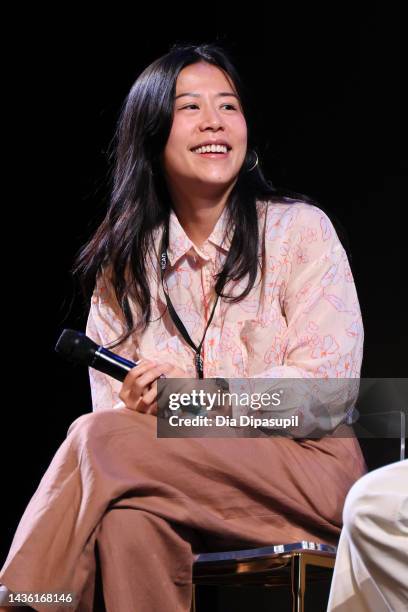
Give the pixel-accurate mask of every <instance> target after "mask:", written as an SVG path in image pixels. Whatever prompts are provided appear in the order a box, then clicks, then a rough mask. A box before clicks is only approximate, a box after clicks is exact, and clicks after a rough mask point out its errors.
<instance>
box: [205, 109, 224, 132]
mask: <svg viewBox="0 0 408 612" xmlns="http://www.w3.org/2000/svg"><path fill="white" fill-rule="evenodd" d="M223 124H224V122H223V119H222V117H221V115H220V114H219V113H218V111H217V110H216V109H215V108H206V109H204V110H203V112H202V116H201V118H200V128H201V129H205V128H207V127H212V128H218V127H220V126H222V125H223Z"/></svg>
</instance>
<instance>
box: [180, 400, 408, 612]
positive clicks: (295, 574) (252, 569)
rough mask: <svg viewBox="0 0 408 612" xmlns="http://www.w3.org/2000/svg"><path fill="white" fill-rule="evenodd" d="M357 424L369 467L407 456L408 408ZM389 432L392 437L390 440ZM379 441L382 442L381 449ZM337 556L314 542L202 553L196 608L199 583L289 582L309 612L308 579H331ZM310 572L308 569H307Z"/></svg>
mask: <svg viewBox="0 0 408 612" xmlns="http://www.w3.org/2000/svg"><path fill="white" fill-rule="evenodd" d="M363 417H364V418H363ZM353 426H354V429H355V433H356V435H357V436H358V437H360V438H365V440H364V442H365V444H364V443H363V444H361V447H362V451H363V454H364V457H365V460H366V463H367V467H368V471H371V470H373V469H376V468H378V467H380V465H381V464H382V465H386V463H390V462H392V461H399V460H403V459H404V458H405V437H406V414H405V412H404V411H400V410H390V411H387V412H377V413H371V414H364V415H363V416H360V417H359V421H358V423H357V424H354V425H353ZM387 436H388V440H385V438H387ZM379 438H380V439H379ZM393 441H395V442H397V444H394V445H390V444H386V442H388V443H390V442H393ZM370 442H374V443H376V446H375V447H373V446H372V445H370V444H369V443H370ZM360 443H361V440H360ZM378 443H380V444H381V445H382V446H381V448H379V446H378ZM380 450H381V451H382V454H381V452H379V451H380ZM373 451H374V452H373ZM391 453H392V454H391ZM379 457H381V459H380V461H381V464H380V465H379V464H378V459H379ZM335 560H336V547H335V546H329V545H327V544H319V543H315V542H297V543H295V544H282V545H275V546H264V547H260V548H254V549H246V550H235V551H224V552H213V553H203V554H201V555H199V556H198V558H197V559H196V561H195V563H194V565H193V596H192V604H191V612H197V605H196V595H197V592H196V588H197V586H199V585H218V586H221V585H222V586H236V587H240V586H241V587H242V586H246V585H258V586H264V587H278V586H289V585H290V586H291V591H292V610H293V612H304V605H305V591H306V578H307V580H308V582H312V581H318V580H322V579H324V578H327V569H328V568H330V569H333V567H334V564H335ZM324 569H325V570H326V572H324ZM306 570H308V571H307V573H306ZM198 612H199V611H198Z"/></svg>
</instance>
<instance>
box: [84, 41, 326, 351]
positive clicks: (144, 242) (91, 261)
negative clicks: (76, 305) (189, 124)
mask: <svg viewBox="0 0 408 612" xmlns="http://www.w3.org/2000/svg"><path fill="white" fill-rule="evenodd" d="M202 61H204V62H207V63H209V64H212V65H214V66H217V67H218V68H220V69H221V70H223V71H224V73H226V75H227V76H228V78H229V80H230V81H231V82H232V83H233V85H234V87H235V90H236V93H237V94H238V96H239V98H240V102H241V106H242V109H243V113H244V116H245V119H246V123H247V134H248V147H247V153H246V157H245V159H244V162H243V164H242V167H241V169H240V172H239V175H238V177H237V181H236V183H235V185H234V187H233V189H232V190H231V193H230V194H229V198H228V202H227V203H226V208H227V232H229V230H230V228H231V226H232V225H235V231H234V235H233V238H232V242H231V245H230V249H229V252H228V256H227V258H226V261H225V263H224V266H223V268H222V270H221V271H220V272H219V273H218V275H217V277H216V278H217V280H216V284H215V291H216V293H217V294H219V295H220V297H221V298H223V299H225V300H227V301H230V302H236V301H239V300H241V299H243V298H244V297H245V296H246V295H248V293H249V292H250V291H251V289H252V287H253V285H254V282H255V280H256V277H257V267H258V264H259V261H258V242H259V232H258V217H257V210H256V201H257V200H258V199H268V200H273V199H277V200H282V197H286V198H288V199H290V198H291V197H292V198H293V199H297V200H299V199H302V200H304V201H307V202H310V203H315V202H314V200H312V199H311V198H308V196H304V195H303V194H297V193H295V192H289V191H285V192H284V193H283V192H282V191H279V190H278V189H276V188H275V187H274V186H273V184H272V182H271V181H268V180H266V179H265V177H264V175H263V173H262V170H261V167H260V162H259V161H258V163H257V164H256V165H255V167H254V162H255V160H256V159H257V157H256V155H259V152H258V150H257V145H256V143H254V142H253V128H252V126H253V117H252V115H251V113H250V112H249V110H248V109H249V103H248V101H247V98H248V96H247V92H246V91H245V90H244V86H243V83H242V82H241V79H240V76H239V74H238V72H237V70H236V68H235V67H234V65H233V63H232V61H231V59H230V57H229V55H228V53H227V52H226V51H225V49H223V48H221V47H220V46H219V45H218V44H215V43H207V44H202V45H192V44H181V45H180V44H177V45H174V46H173V47H171V49H170V51H169V52H168V53H167V54H166V55H163V56H162V57H160V58H158V59H157V60H155V61H154V62H153V63H151V64H150V65H149V66H148V67H147V68H146V69H145V70H144V71H143V72H142V73H141V74H140V75H139V77H138V78H137V79H136V81H135V82H134V84H133V86H132V87H131V89H130V92H129V94H128V95H127V97H126V99H125V101H124V103H123V106H122V108H121V111H120V114H119V120H118V124H117V130H116V133H115V135H114V138H113V140H112V143H113V150H112V153H111V159H112V160H113V164H112V185H111V190H110V203H109V206H108V210H107V213H106V216H105V218H104V220H103V221H102V223H101V224H100V226H99V227H98V229H97V230H96V232H95V233H94V235H93V237H92V238H91V239H90V241H89V242H88V243H87V244H86V245H85V246H84V247H83V248H82V249H81V250H80V252H79V254H78V256H77V258H76V261H75V263H74V267H73V269H72V273H73V275H78V276H79V280H80V284H81V288H82V292H83V295H84V299H85V301H86V302H89V299H90V297H91V295H92V292H93V289H94V287H95V283H96V280H97V278H98V275H99V274H100V273H102V272H103V271H104V270H107V269H108V268H109V271H110V272H109V283H110V284H111V287H112V289H113V295H114V296H115V298H116V300H117V303H118V305H119V307H120V310H121V313H123V316H124V320H125V322H126V330H125V333H124V334H122V336H121V338H119V339H118V341H116V342H115V343H114V344H112V346H116V345H117V344H120V343H121V342H123V341H124V340H126V338H128V336H129V335H130V334H131V333H133V332H134V331H138V332H143V331H144V330H145V329H146V327H147V326H148V324H149V322H150V317H151V302H150V300H151V295H150V291H149V282H148V278H147V270H146V261H147V257H148V254H149V253H150V252H151V247H152V246H153V232H154V230H155V229H156V228H158V227H159V226H161V225H163V224H164V223H167V222H168V219H169V215H170V210H171V207H172V205H171V197H170V194H169V191H168V189H167V186H166V183H165V180H164V176H163V171H162V167H161V154H162V152H163V150H164V148H165V145H166V142H167V139H168V137H169V134H170V130H171V126H172V120H173V109H174V95H175V88H176V80H177V77H178V75H179V73H180V71H181V70H182V69H183V68H184V67H185V66H188V65H190V64H195V63H197V62H202ZM255 154H256V155H255ZM258 159H259V157H258ZM261 268H262V266H261ZM247 274H248V284H247V286H246V288H245V290H244V291H243V292H242V293H241V294H240V295H238V296H228V295H227V294H224V293H223V292H222V287H223V286H224V284H226V283H227V282H228V281H230V280H233V281H239V280H241V279H242V278H243V277H245V276H246V275H247ZM130 300H133V301H134V303H135V304H137V305H138V310H139V313H140V315H139V316H138V320H137V321H136V323H135V321H134V320H133V315H132V309H131V307H130Z"/></svg>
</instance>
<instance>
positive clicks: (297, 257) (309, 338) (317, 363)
mask: <svg viewBox="0 0 408 612" xmlns="http://www.w3.org/2000/svg"><path fill="white" fill-rule="evenodd" d="M293 218H294V221H293V223H292V224H289V227H288V229H287V233H286V235H285V236H284V238H283V240H282V243H281V252H282V260H281V269H282V277H281V292H280V295H281V298H280V303H281V310H282V313H283V315H284V317H285V320H286V325H287V329H286V332H285V334H284V337H283V339H282V340H283V347H284V356H283V360H282V364H281V365H275V366H272V367H267V368H266V369H265V370H264V371H262V372H261V373H258V374H256V375H255V376H253V377H252V378H259V379H262V378H264V379H266V378H269V379H270V378H279V379H281V380H280V381H279V382H278V381H276V385H271V384H269V385H267V388H268V390H273V391H274V390H275V387H276V389H277V388H279V389H280V388H283V387H285V385H284V384H283V383H284V381H282V379H286V378H288V379H314V380H316V379H321V384H320V388H319V391H318V392H317V396H318V397H317V396H316V395H315V396H314V399H315V401H316V403H317V404H319V405H320V406H322V405H325V406H326V407H328V406H336V409H335V410H334V411H333V414H334V412H335V413H336V415H337V416H336V418H334V421H336V422H338V420H339V418H340V417H339V414H340V413H343V409H344V406H346V407H347V406H350V405H351V404H352V400H351V399H350V398H354V397H355V393H356V381H354V382H352V381H348V382H346V381H344V380H343V381H341V380H340V379H346V378H347V379H350V378H354V379H355V378H358V377H359V376H360V370H361V363H362V357H363V341H364V331H363V323H362V317H361V311H360V306H359V301H358V297H357V292H356V287H355V284H354V279H353V276H352V273H351V270H350V266H349V262H348V258H347V254H346V252H345V250H344V248H343V246H342V244H341V242H340V240H339V237H338V235H337V233H336V231H335V229H334V226H333V224H332V222H331V221H330V219H329V218H328V216H327V215H326V214H325V213H324V212H323V211H322V210H321V209H319V208H318V207H316V206H314V205H310V204H300V205H298V209H297V211H296V213H295V214H294V217H293ZM323 379H324V380H325V381H327V383H326V384H324V380H323ZM335 380H336V381H337V385H336V384H334V386H333V385H332V386H331V387H330V382H333V383H335ZM296 385H297V388H298V394H294V393H293V389H294V385H293V384H290V381H288V384H287V385H286V387H287V389H286V387H285V389H286V390H290V392H291V393H292V395H293V396H296V397H298V398H299V397H301V395H302V392H303V391H304V392H305V393H306V395H308V398H309V400H308V401H305V399H303V413H304V416H305V413H306V412H307V410H306V407H309V409H310V410H311V411H312V412H313V411H314V409H315V408H316V405H313V401H312V402H311V401H310V390H311V388H312V387H311V382H308V383H303V384H302V383H301V382H300V381H299V382H298V383H296ZM251 386H252V385H251ZM254 387H255V388H256V390H257V391H261V392H262V391H263V388H262V389H261V388H260V387H262V385H258V384H257V383H255V384H254ZM241 388H242V386H241ZM265 388H266V387H265ZM302 389H303V391H302ZM339 395H340V396H341V398H342V399H341V401H340V404H341V410H339V403H338V396H339ZM345 396H350V397H349V399H348V400H347V401H345V400H346V399H347V397H345ZM336 402H337V403H336ZM296 403H299V402H298V401H296V400H294V401H293V405H292V406H291V407H292V408H294V407H295V405H296ZM284 406H285V407H284ZM285 410H286V411H287V414H288V415H290V414H291V412H290V410H289V405H288V404H286V405H285V403H283V405H282V412H285ZM310 410H309V417H310V416H311V412H310ZM278 412H279V410H278ZM279 416H280V415H279ZM343 416H344V413H343ZM337 417H338V418H337ZM312 420H313V419H312Z"/></svg>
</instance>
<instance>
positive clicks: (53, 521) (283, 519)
mask: <svg viewBox="0 0 408 612" xmlns="http://www.w3.org/2000/svg"><path fill="white" fill-rule="evenodd" d="M156 433H157V429H156V417H155V416H153V415H150V414H142V413H139V412H134V411H131V410H128V409H127V408H119V409H115V410H106V411H100V412H92V413H87V414H83V415H81V416H80V417H79V418H77V419H76V420H75V421H74V422H73V423H72V424H71V425H70V427H69V429H68V433H67V437H66V439H65V440H64V441H63V443H62V444H61V446H60V447H59V448H58V449H57V451H56V453H55V455H54V457H53V459H52V461H51V463H50V465H49V467H48V469H47V470H46V472H45V474H44V476H43V477H42V479H41V481H40V483H39V485H38V488H37V490H36V491H35V493H34V495H33V497H32V498H31V500H30V502H29V504H28V506H27V508H26V509H25V512H24V514H23V516H22V518H21V520H20V523H19V525H18V527H17V530H16V533H15V535H14V539H13V542H12V545H11V548H10V551H9V554H8V556H7V559H6V561H5V563H4V565H3V567H2V569H1V571H0V584H3V585H5V586H6V587H7V588H8V589H9V590H10V591H12V592H16V591H30V592H37V593H38V592H52V593H57V592H68V591H71V592H74V593H75V594H76V597H77V602H79V603H78V604H77V606H76V608H75V609H76V610H77V611H79V612H92V606H93V598H94V585H95V567H96V562H95V544H96V542H97V544H98V551H99V553H100V561H101V571H102V581H103V592H104V598H105V602H106V606H107V610H108V612H119V611H120V612H123V611H124V610H126V611H128V610H129V611H130V610H132V611H133V610H134V611H135V612H136V611H137V612H152V611H153V610H160V611H162V610H163V611H167V610H168V611H169V612H187V611H188V610H189V608H190V603H191V593H192V585H191V580H192V565H193V562H194V559H195V558H196V556H197V554H198V553H200V552H208V551H214V550H227V549H231V550H232V549H237V548H250V547H256V546H266V545H268V544H276V543H286V542H295V541H299V540H313V541H320V542H326V543H335V542H336V541H337V539H338V536H339V534H340V530H341V515H342V508H343V504H344V499H345V497H346V494H347V492H348V490H349V489H350V487H351V486H352V484H353V483H354V482H355V481H356V480H357V479H358V478H359V477H360V476H361V475H362V474H363V473H364V472H365V469H366V468H365V463H364V459H363V457H362V455H361V451H360V447H359V445H358V442H357V440H356V439H354V438H334V437H326V438H324V439H321V440H292V439H289V438H284V437H281V438H280V437H269V436H265V437H262V438H242V437H234V434H233V433H232V434H231V436H230V437H227V438H157V436H156ZM31 605H32V607H33V608H34V609H35V610H39V611H44V612H64V611H65V612H67V610H68V608H67V607H66V605H61V604H59V603H56V604H55V605H50V604H47V605H41V604H39V603H38V604H31Z"/></svg>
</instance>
